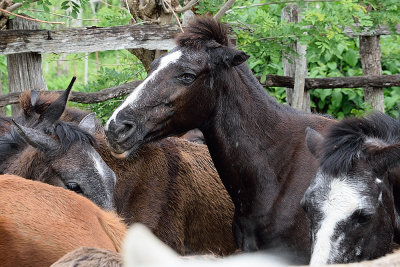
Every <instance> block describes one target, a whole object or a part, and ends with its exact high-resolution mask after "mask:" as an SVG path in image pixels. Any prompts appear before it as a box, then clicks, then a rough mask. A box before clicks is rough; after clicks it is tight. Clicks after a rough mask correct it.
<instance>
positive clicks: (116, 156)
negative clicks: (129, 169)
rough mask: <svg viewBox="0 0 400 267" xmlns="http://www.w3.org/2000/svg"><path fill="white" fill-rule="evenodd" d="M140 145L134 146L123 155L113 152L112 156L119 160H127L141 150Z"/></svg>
mask: <svg viewBox="0 0 400 267" xmlns="http://www.w3.org/2000/svg"><path fill="white" fill-rule="evenodd" d="M139 146H140V144H136V145H134V146H133V147H132V148H130V149H129V150H126V151H124V152H122V153H118V152H114V151H111V155H113V156H114V157H115V158H117V159H127V158H128V157H129V156H130V155H132V154H134V153H135V152H136V151H137V150H138V149H139Z"/></svg>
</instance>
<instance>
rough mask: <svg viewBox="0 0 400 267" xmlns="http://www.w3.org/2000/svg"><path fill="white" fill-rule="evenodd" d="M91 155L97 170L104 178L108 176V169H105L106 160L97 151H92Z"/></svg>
mask: <svg viewBox="0 0 400 267" xmlns="http://www.w3.org/2000/svg"><path fill="white" fill-rule="evenodd" d="M90 156H91V157H92V160H93V162H94V164H95V166H96V170H97V172H98V173H99V174H100V176H101V177H102V178H104V179H105V178H106V171H105V169H104V164H105V163H104V161H103V160H102V158H101V157H100V155H99V154H98V153H97V152H94V151H93V152H91V153H90Z"/></svg>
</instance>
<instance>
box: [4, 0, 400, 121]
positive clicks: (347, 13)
mask: <svg viewBox="0 0 400 267" xmlns="http://www.w3.org/2000/svg"><path fill="white" fill-rule="evenodd" d="M15 2H22V3H23V6H22V8H20V10H19V11H20V12H23V13H26V14H28V15H30V16H32V17H35V18H38V19H43V20H47V21H64V22H66V25H65V27H70V25H76V22H77V21H78V20H74V19H72V17H75V18H76V17H77V15H78V13H79V12H80V13H81V14H82V18H84V19H95V20H80V21H79V25H82V26H92V25H96V26H117V25H126V24H128V23H129V20H130V19H131V15H130V14H129V12H128V11H127V10H126V9H125V8H123V7H121V2H120V1H119V0H107V4H105V3H102V4H101V8H100V9H98V10H96V14H93V12H92V9H91V7H90V5H89V1H88V0H80V1H76V2H75V1H72V0H54V1H51V3H50V2H49V0H39V1H37V2H35V1H34V0H16V1H15ZM180 2H181V5H183V4H184V1H183V0H180ZM225 2H226V0H203V1H199V2H198V3H197V5H196V6H195V11H196V13H197V14H211V15H213V14H215V13H216V12H217V11H218V10H219V9H220V7H221V6H222V5H223V4H224V3H225ZM281 2H282V1H281V0H270V1H267V3H266V1H263V0H236V2H235V4H234V5H233V6H232V7H231V8H230V10H228V12H227V13H226V15H225V16H224V17H223V21H224V22H229V23H230V24H231V25H233V31H234V32H235V33H236V35H237V38H238V40H237V46H238V48H240V49H242V50H243V51H245V52H246V53H247V54H249V55H250V56H251V57H250V59H249V60H248V64H249V66H250V68H251V69H252V70H253V72H254V73H255V75H257V76H260V77H261V82H263V81H264V80H265V77H266V75H268V74H278V75H283V68H282V55H283V54H285V55H287V56H291V55H295V52H294V51H293V50H292V49H291V46H292V45H293V44H294V42H295V41H296V40H298V41H299V42H301V43H302V44H306V45H307V62H308V70H309V73H308V76H309V77H343V76H360V75H362V69H361V63H360V56H359V52H358V50H359V49H358V39H351V38H349V37H348V36H346V35H345V34H344V33H343V31H344V27H343V26H345V25H346V26H349V25H355V24H358V25H359V26H361V27H360V28H355V27H353V30H354V31H361V30H363V29H364V28H374V27H376V26H377V25H387V26H388V27H389V28H390V29H392V30H393V29H394V26H395V25H396V24H398V23H400V16H399V12H400V11H399V10H400V2H399V1H398V0H342V1H326V2H324V1H320V2H305V1H304V0H299V1H298V2H297V3H296V4H298V5H299V6H300V7H301V8H302V10H303V13H302V14H301V17H302V21H301V22H300V23H297V24H294V23H286V22H282V21H281V12H282V9H283V8H284V7H285V6H286V5H287V3H281ZM54 7H61V10H58V11H57V9H56V10H54ZM28 8H29V9H28ZM67 9H68V10H70V11H71V13H70V15H71V16H72V17H71V16H69V15H67V16H66V12H65V11H66V10H67ZM41 27H42V28H55V27H58V26H55V25H47V24H42V25H41ZM381 50H382V67H383V74H396V73H399V71H400V36H398V35H393V36H382V37H381ZM84 57H85V56H84V54H75V55H67V56H61V55H45V56H44V62H43V67H44V69H45V78H46V81H47V83H48V87H49V88H50V89H60V88H66V86H67V84H68V82H69V81H70V79H71V77H72V75H77V76H78V81H77V85H76V86H75V88H77V89H79V90H83V91H86V92H92V91H97V90H100V89H103V88H108V87H113V86H116V85H118V84H120V83H123V82H126V81H129V80H132V79H143V78H144V77H145V75H146V74H145V72H144V70H143V68H142V67H141V65H140V64H139V62H138V60H137V59H136V58H134V57H133V56H132V55H130V54H129V53H128V52H126V51H104V52H99V53H98V56H97V57H96V56H95V53H91V54H89V82H88V84H87V85H84V84H83V73H84ZM5 62H6V60H5V56H0V71H1V76H0V80H1V84H2V86H3V91H6V90H7V70H6V65H5V64H6V63H5ZM57 62H58V63H57ZM60 62H61V63H60ZM75 88H74V90H76V89H75ZM268 91H269V93H270V94H271V95H273V96H274V97H276V98H277V100H278V101H280V102H282V103H284V102H285V100H286V93H285V88H268ZM310 93H311V106H312V110H313V111H314V112H320V113H328V114H331V115H332V116H335V117H338V118H342V117H344V116H348V115H356V116H359V115H362V114H365V113H366V112H369V111H370V110H371V107H370V105H367V104H365V103H364V101H363V90H362V89H349V88H343V89H335V90H331V89H323V90H322V89H321V90H312V91H311V92H310ZM384 95H385V108H386V112H387V113H388V114H390V115H392V116H397V115H398V108H397V103H398V102H399V101H400V88H399V87H393V88H385V89H384ZM120 101H121V100H120V99H119V100H118V99H117V100H112V101H108V102H107V103H101V104H93V105H81V107H83V106H85V107H86V108H90V109H92V110H94V111H97V113H98V115H99V116H100V117H101V118H102V119H103V120H104V118H106V117H107V116H109V114H110V112H111V111H112V110H113V109H114V108H115V106H117V104H118V103H119V102H120Z"/></svg>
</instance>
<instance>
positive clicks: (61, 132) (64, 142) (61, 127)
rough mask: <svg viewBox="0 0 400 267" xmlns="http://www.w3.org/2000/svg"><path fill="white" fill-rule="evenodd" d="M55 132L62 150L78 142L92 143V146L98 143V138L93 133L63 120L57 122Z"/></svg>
mask: <svg viewBox="0 0 400 267" xmlns="http://www.w3.org/2000/svg"><path fill="white" fill-rule="evenodd" d="M53 134H55V135H56V136H57V138H58V139H59V141H60V145H61V150H62V151H66V150H68V149H69V148H70V147H71V146H72V145H73V144H75V143H77V142H79V143H86V144H90V145H91V146H96V145H97V142H96V139H95V138H94V136H93V135H91V134H90V133H88V132H86V131H85V130H82V129H81V128H79V126H77V125H75V124H73V123H69V122H63V121H59V122H57V123H56V125H55V127H54V132H53Z"/></svg>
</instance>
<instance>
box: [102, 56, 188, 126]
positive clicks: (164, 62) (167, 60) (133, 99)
mask: <svg viewBox="0 0 400 267" xmlns="http://www.w3.org/2000/svg"><path fill="white" fill-rule="evenodd" d="M181 56H182V52H181V51H180V50H177V51H175V52H173V53H170V54H168V55H166V56H164V57H163V58H161V61H160V64H159V65H158V68H157V69H156V70H154V71H153V72H152V73H151V74H150V75H149V76H147V78H146V79H145V80H144V81H143V82H142V83H141V84H139V86H138V87H136V88H135V90H134V91H133V92H132V93H131V94H130V95H129V96H128V97H127V98H126V99H125V101H124V102H123V103H122V104H121V105H120V106H119V107H118V108H117V109H116V110H115V111H114V112H113V114H112V115H111V117H110V118H109V119H108V121H107V123H106V127H105V129H106V130H107V129H108V125H109V124H110V122H111V121H112V120H115V118H116V117H117V114H118V112H120V111H121V110H122V109H124V108H126V107H127V106H134V105H136V103H137V102H138V101H139V99H140V96H141V95H142V92H143V89H144V88H145V86H146V84H147V83H148V82H149V81H151V80H153V79H154V77H155V76H156V75H157V74H158V73H159V72H160V71H161V70H162V69H164V68H166V67H167V66H168V65H169V64H171V63H174V62H176V61H177V60H178V59H179V58H180V57H181Z"/></svg>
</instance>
